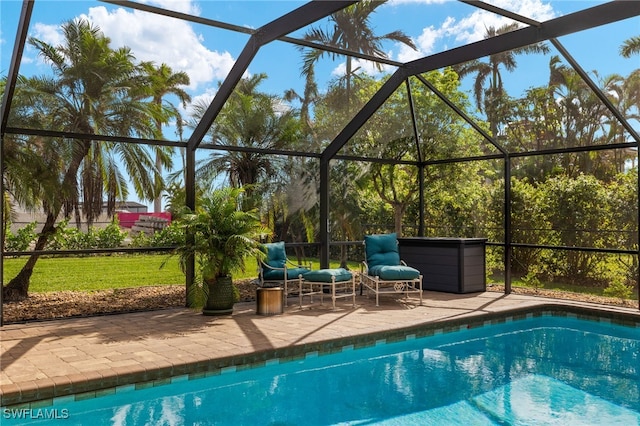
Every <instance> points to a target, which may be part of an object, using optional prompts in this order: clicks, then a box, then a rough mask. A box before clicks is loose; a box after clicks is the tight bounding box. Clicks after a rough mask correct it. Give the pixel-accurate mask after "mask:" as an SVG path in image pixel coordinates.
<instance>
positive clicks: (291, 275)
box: [262, 268, 309, 281]
mask: <svg viewBox="0 0 640 426" xmlns="http://www.w3.org/2000/svg"><path fill="white" fill-rule="evenodd" d="M305 272H309V269H307V268H287V279H288V280H293V279H296V278H298V275H304V273H305ZM262 277H263V278H264V279H265V280H269V281H271V280H284V271H279V270H275V269H269V268H264V270H263V273H262Z"/></svg>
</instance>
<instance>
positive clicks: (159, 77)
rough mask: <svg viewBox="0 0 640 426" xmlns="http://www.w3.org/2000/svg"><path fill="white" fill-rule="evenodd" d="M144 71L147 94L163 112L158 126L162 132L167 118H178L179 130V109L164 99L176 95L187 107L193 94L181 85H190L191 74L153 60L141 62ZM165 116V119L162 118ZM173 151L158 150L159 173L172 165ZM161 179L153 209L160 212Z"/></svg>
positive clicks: (158, 119)
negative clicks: (146, 81) (177, 70)
mask: <svg viewBox="0 0 640 426" xmlns="http://www.w3.org/2000/svg"><path fill="white" fill-rule="evenodd" d="M140 66H141V67H142V69H143V72H144V74H145V76H146V78H147V79H148V84H145V85H143V86H142V87H143V88H144V89H145V92H146V95H147V96H150V97H151V98H152V100H151V103H152V104H153V105H154V106H155V107H156V108H157V109H158V111H159V112H161V114H159V115H158V116H156V117H155V121H156V127H157V128H158V131H160V133H162V131H161V130H162V125H163V124H166V122H167V119H169V118H176V123H177V126H178V128H179V129H178V130H179V131H180V127H181V126H182V117H181V115H180V112H179V111H178V109H177V108H176V107H175V105H173V104H172V103H171V102H166V101H164V97H165V96H167V95H174V96H176V97H177V98H178V100H180V102H181V103H182V106H183V107H184V108H186V106H187V102H191V96H190V95H189V94H188V93H187V92H185V91H184V89H182V88H181V87H180V86H188V85H189V83H190V79H189V75H188V74H187V73H186V72H184V71H179V72H176V73H174V72H173V70H172V69H171V67H169V66H168V65H167V64H161V65H160V66H159V67H156V66H155V65H154V64H153V63H152V62H143V63H142V64H140ZM163 117H164V118H165V120H164V121H163V120H162V118H163ZM170 155H171V152H170V150H167V149H164V150H163V149H157V150H156V167H157V169H158V173H160V174H162V168H163V166H167V167H170V159H171V157H170ZM161 187H162V181H161V179H157V180H156V191H158V195H157V196H156V198H155V199H154V201H153V210H154V211H155V212H159V211H160V210H161V208H162V207H161V204H162V203H161V201H162V197H161V196H160V191H161V190H162V188H161Z"/></svg>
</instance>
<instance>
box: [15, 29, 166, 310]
mask: <svg viewBox="0 0 640 426" xmlns="http://www.w3.org/2000/svg"><path fill="white" fill-rule="evenodd" d="M62 31H63V42H62V43H61V44H60V45H58V46H55V47H54V46H51V45H49V44H47V43H45V42H43V41H41V40H38V39H36V38H30V39H29V43H30V44H31V45H32V46H33V47H34V48H35V49H36V50H37V51H38V53H39V54H40V56H41V57H42V58H43V59H44V60H45V61H46V62H47V63H49V64H50V65H51V68H52V71H53V75H52V76H43V77H37V78H33V79H30V80H29V81H28V83H29V84H25V86H24V87H23V88H22V90H23V91H22V96H28V99H29V100H32V101H34V102H35V104H34V105H35V106H36V107H37V108H38V110H36V109H35V108H31V107H29V106H28V102H25V101H20V102H19V103H18V105H22V106H23V108H24V109H23V110H22V111H21V112H20V114H23V115H25V116H28V115H30V114H31V113H32V112H33V113H38V111H39V110H40V109H41V110H42V111H43V113H42V118H43V121H42V122H41V123H40V126H41V127H42V128H46V129H51V130H60V131H66V132H73V133H83V134H86V135H94V134H104V135H114V136H132V135H134V134H135V135H138V136H146V137H157V136H158V131H157V129H156V128H155V126H154V122H153V120H152V119H151V117H152V116H153V111H152V110H150V109H149V107H148V104H146V103H145V102H142V101H140V100H138V99H135V98H134V97H132V96H131V88H134V87H136V86H137V84H139V83H140V79H139V72H138V68H137V67H136V66H135V65H134V63H133V57H132V55H131V52H130V50H129V49H128V48H124V47H123V48H119V49H112V48H111V47H110V46H109V43H110V40H109V38H107V37H105V36H104V34H102V32H101V31H100V30H99V28H97V27H94V26H92V25H91V24H89V23H88V22H86V21H84V20H75V21H69V22H67V23H65V24H63V25H62ZM37 140H38V141H39V142H38V143H37V144H29V146H28V148H29V149H32V150H33V152H34V153H36V154H37V155H40V156H41V158H42V161H43V162H44V163H45V164H46V165H47V167H46V168H44V169H43V172H44V173H43V174H42V175H41V176H39V177H38V182H37V183H36V186H35V187H34V188H38V190H34V192H33V196H34V199H33V200H32V201H34V204H37V203H38V202H39V203H40V204H41V206H42V208H43V210H44V213H45V215H46V219H45V222H44V224H43V228H42V230H41V232H40V234H39V236H38V239H37V241H36V244H35V247H34V248H35V250H42V249H43V248H44V247H45V246H46V244H47V241H48V240H49V238H50V237H51V235H53V234H54V232H55V223H56V220H57V218H58V216H59V215H60V214H63V215H65V216H66V217H68V216H69V215H70V214H71V213H72V212H75V213H76V217H79V211H80V205H81V204H80V202H81V200H82V213H83V214H84V216H85V217H86V219H87V222H88V224H89V226H90V225H91V223H92V222H93V220H94V219H95V218H96V217H98V215H99V214H101V213H102V211H103V195H105V194H106V198H107V213H108V214H113V212H114V211H115V206H116V199H117V198H121V199H124V198H125V197H126V195H127V193H128V188H127V185H126V180H125V179H124V175H123V174H122V173H121V171H120V167H119V164H120V161H122V164H123V165H124V167H125V168H126V171H127V172H128V174H129V176H130V177H131V180H132V183H133V186H134V188H135V190H136V192H137V193H138V195H139V196H140V198H141V199H151V197H152V196H153V195H154V177H155V175H154V173H153V171H154V170H155V167H154V164H153V160H152V158H151V156H150V155H149V152H148V150H147V149H146V148H145V147H143V146H141V145H138V144H122V143H116V142H98V141H95V140H91V139H89V138H88V139H67V138H64V139H60V138H57V139H56V138H37ZM35 197H37V199H35ZM38 258H39V254H37V253H34V254H33V255H32V256H30V257H29V259H28V260H27V262H26V263H25V265H24V267H23V268H22V270H21V271H20V272H19V273H18V275H17V276H16V277H14V278H13V279H12V280H11V281H10V282H9V283H8V284H7V285H6V286H5V288H4V291H5V297H6V298H7V300H15V299H20V298H24V297H27V295H28V288H29V280H30V277H31V275H32V272H33V268H34V266H35V264H36V262H37V260H38Z"/></svg>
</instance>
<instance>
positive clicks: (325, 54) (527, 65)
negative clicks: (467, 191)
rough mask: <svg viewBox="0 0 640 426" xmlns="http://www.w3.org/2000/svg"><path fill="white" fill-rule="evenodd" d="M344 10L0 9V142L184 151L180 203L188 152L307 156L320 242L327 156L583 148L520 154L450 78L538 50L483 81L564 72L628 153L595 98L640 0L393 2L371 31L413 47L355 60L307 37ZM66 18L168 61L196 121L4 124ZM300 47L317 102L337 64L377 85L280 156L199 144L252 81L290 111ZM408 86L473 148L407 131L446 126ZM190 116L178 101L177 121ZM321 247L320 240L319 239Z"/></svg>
mask: <svg viewBox="0 0 640 426" xmlns="http://www.w3.org/2000/svg"><path fill="white" fill-rule="evenodd" d="M354 3H357V2H353V1H312V2H308V3H307V2H298V1H277V2H276V1H203V2H191V1H180V2H178V1H173V2H172V1H169V2H166V1H158V2H154V1H150V2H130V1H103V2H99V1H98V2H90V1H86V2H85V1H70V2H64V1H45V0H39V1H25V2H23V3H19V2H2V3H1V4H0V7H1V8H2V39H3V45H4V48H3V49H2V64H3V67H2V68H3V74H5V75H6V76H7V90H6V91H5V93H4V97H3V100H2V112H1V118H2V124H1V131H2V135H3V137H4V135H5V134H8V133H11V134H25V135H29V134H31V135H34V134H35V135H38V134H41V135H51V136H65V137H72V138H78V139H83V138H84V139H92V140H97V139H100V140H105V141H124V142H132V143H149V144H156V145H168V146H173V147H176V148H186V152H187V155H186V160H185V161H186V163H185V169H186V171H187V173H186V186H187V189H188V192H187V194H188V196H187V204H193V203H194V197H195V195H194V193H193V191H189V188H191V189H193V186H194V185H193V181H194V179H195V178H194V175H193V171H194V167H195V163H196V161H197V160H198V158H199V156H201V155H205V154H202V152H206V151H208V150H211V149H216V150H231V151H234V150H235V151H250V152H257V153H262V154H273V155H284V156H288V155H299V156H306V157H310V158H316V159H317V161H319V174H320V185H321V186H320V204H321V216H320V217H321V219H320V227H321V235H327V234H328V232H327V229H326V226H327V225H326V222H327V221H326V217H327V215H328V210H329V206H328V191H329V188H328V184H327V179H328V178H327V176H328V173H329V172H328V167H329V162H330V161H331V160H334V159H350V160H355V161H381V162H387V161H388V162H404V163H408V164H416V165H423V164H437V163H440V162H448V161H469V160H477V159H484V158H486V159H492V158H493V159H498V160H499V159H502V158H505V156H518V155H530V154H531V153H532V152H533V151H539V152H541V153H548V154H553V153H555V152H561V151H563V150H571V149H583V148H584V147H582V146H578V145H576V142H575V140H577V139H569V138H567V139H566V140H564V141H563V142H562V143H561V144H560V145H558V143H555V144H545V143H544V142H545V139H544V137H541V138H540V139H539V140H540V141H541V143H540V144H539V146H538V147H536V148H535V149H534V150H533V151H532V148H531V146H526V147H525V146H522V145H521V144H519V142H518V139H517V137H516V136H514V135H517V134H518V132H520V134H522V133H526V132H531V131H534V130H532V127H531V126H532V123H530V122H528V121H527V120H526V119H524V118H522V117H518V116H514V117H510V120H511V121H509V120H503V122H502V123H501V127H499V128H498V127H496V128H493V129H492V128H490V126H488V125H487V124H486V122H487V121H490V120H488V118H489V117H488V111H487V104H485V105H484V107H483V106H482V105H481V104H478V103H476V102H475V100H474V99H473V98H474V89H475V86H474V85H476V84H479V83H478V79H477V75H476V74H474V73H468V74H467V75H463V73H462V71H461V70H462V69H463V67H464V66H465V65H470V64H472V63H473V61H476V60H478V61H483V62H491V59H492V55H500V54H503V53H505V52H507V53H508V52H518V51H519V50H523V49H524V50H527V49H529V48H530V47H531V46H536V45H539V44H544V46H545V50H544V51H538V52H534V51H530V52H526V54H524V53H523V54H520V53H518V54H517V55H514V58H515V60H514V63H508V64H507V67H508V69H506V70H505V69H503V70H502V71H501V72H500V73H499V75H498V74H488V75H486V76H485V77H486V79H485V80H484V81H483V82H484V83H487V81H494V82H495V81H496V79H498V78H499V79H500V82H501V85H502V86H503V87H504V89H505V90H506V91H507V92H508V93H509V94H510V95H512V96H514V97H518V96H523V94H525V93H530V92H532V91H533V90H535V89H536V88H538V87H541V86H543V85H545V84H546V83H548V82H549V80H550V78H551V77H550V76H551V71H552V70H553V68H554V67H560V66H562V67H569V68H571V69H573V70H575V72H576V74H577V75H578V76H579V77H580V78H581V79H582V81H584V82H586V84H587V86H588V87H589V88H590V90H592V91H593V92H594V93H595V94H596V95H597V97H598V99H599V100H600V104H599V105H598V108H600V109H598V110H596V111H595V112H590V113H598V114H599V113H602V111H604V110H606V111H609V112H610V113H611V114H612V115H613V116H614V117H615V120H613V121H610V122H608V123H605V124H603V127H602V128H600V129H598V130H597V132H603V133H607V132H612V131H615V132H617V133H619V137H618V138H615V139H613V142H612V140H611V139H609V140H608V141H607V142H606V144H607V148H608V147H610V146H611V145H612V143H613V144H615V146H616V147H619V148H625V147H628V148H630V149H636V147H637V144H638V143H640V137H639V135H638V133H639V132H640V123H639V122H638V118H637V114H633V113H631V114H629V113H628V111H624V110H622V109H623V108H627V107H628V106H624V105H622V104H621V103H619V104H616V103H615V102H614V101H613V100H612V99H615V98H613V97H611V96H608V95H609V93H608V92H606V91H605V90H603V89H602V88H603V87H606V84H605V83H606V81H607V79H609V78H610V77H611V76H612V75H622V76H625V77H626V76H627V75H630V74H631V73H633V72H634V71H635V70H637V69H638V68H639V64H638V56H637V55H636V56H635V57H633V56H632V57H631V58H627V59H622V58H621V56H620V53H619V51H620V47H621V45H622V44H623V43H624V42H625V40H628V39H630V38H631V37H635V36H637V35H638V33H639V32H640V18H639V16H640V2H636V1H611V2H599V1H565V0H562V1H543V0H530V1H519V0H500V1H498V0H495V1H446V0H423V1H420V0H414V1H409V0H391V1H388V2H385V4H383V5H381V6H380V7H378V8H377V9H376V11H375V13H374V14H372V15H371V17H370V26H371V28H373V29H374V34H373V35H374V36H384V35H388V34H393V33H394V32H396V31H400V32H402V33H403V34H404V35H406V37H407V38H408V39H410V40H411V42H412V44H413V45H414V46H415V48H411V47H409V46H408V45H407V44H403V43H400V42H398V41H394V40H393V39H387V38H384V37H382V38H381V39H380V44H379V48H378V49H377V50H374V51H370V52H366V51H365V52H363V51H362V50H358V51H356V50H353V49H351V48H350V47H349V46H350V45H349V44H348V43H346V42H345V41H344V40H338V41H337V42H336V43H335V44H330V43H323V42H321V41H317V40H318V39H320V38H321V37H315V38H314V37H310V36H309V34H313V32H314V31H319V30H320V31H325V32H326V33H327V34H329V33H331V31H332V28H333V25H334V21H332V18H331V15H332V14H334V13H335V12H338V11H340V10H341V9H342V8H345V7H347V6H349V5H352V4H354ZM78 17H83V18H86V19H88V20H90V21H91V22H93V23H95V24H96V25H97V26H98V27H100V29H101V30H102V31H103V32H104V33H105V34H106V35H107V36H108V37H109V38H110V39H111V42H112V43H113V45H114V46H128V47H129V48H131V53H132V55H133V56H135V57H136V58H137V59H138V60H145V61H153V62H155V63H166V64H168V65H169V66H170V67H171V68H172V69H173V70H174V71H185V72H187V73H188V74H189V76H190V78H191V83H190V86H189V87H188V90H189V93H190V94H191V97H192V105H193V104H195V103H196V102H199V105H200V106H201V108H202V112H203V114H202V115H201V117H200V118H198V120H197V121H194V122H192V123H191V126H185V127H184V128H183V129H182V133H180V134H178V132H177V131H176V129H175V128H168V129H165V134H164V138H163V139H154V140H149V139H139V138H135V137H132V136H130V135H119V134H109V135H89V134H81V133H65V132H54V131H51V130H50V129H45V128H38V127H37V125H33V127H28V128H25V127H24V126H16V125H15V124H14V123H12V122H11V120H10V119H9V117H10V110H11V102H12V96H13V87H14V85H15V83H16V81H17V79H18V76H19V75H27V76H29V75H39V74H42V73H46V67H44V66H43V65H42V63H41V61H40V59H39V58H38V57H37V56H36V55H35V51H34V50H33V48H32V47H30V45H29V43H27V40H28V38H29V37H36V38H38V39H41V40H44V41H47V42H49V43H51V44H53V45H55V44H56V43H57V42H59V40H60V29H59V26H60V24H62V23H63V22H64V21H68V20H72V19H76V18H78ZM510 24H513V27H512V28H510V30H509V31H504V32H501V31H499V29H500V28H503V27H505V26H507V25H510ZM314 40H315V41H314ZM10 46H13V47H12V48H9V47H10ZM529 50H533V49H529ZM312 52H316V53H317V55H319V56H320V58H319V59H318V61H317V62H315V67H314V77H315V83H316V84H317V91H318V92H320V93H323V94H326V93H328V91H330V87H331V85H332V84H334V85H335V84H336V82H340V81H342V80H341V79H344V76H345V72H346V70H347V69H348V68H349V69H350V70H351V75H353V76H354V79H355V80H354V81H356V80H357V79H361V80H365V79H366V78H367V77H373V78H374V79H376V80H377V81H379V82H380V83H379V84H378V85H377V86H376V85H374V84H372V85H369V86H367V88H366V90H365V88H362V87H357V85H356V84H355V83H354V88H356V89H354V91H353V93H351V95H350V98H349V101H348V103H349V107H348V108H346V111H342V112H341V113H340V114H335V111H331V110H320V109H317V110H316V111H314V119H315V120H319V119H321V118H322V119H324V120H325V121H328V122H330V123H331V126H325V129H326V130H325V133H323V134H322V135H318V137H317V140H315V141H314V143H299V144H297V145H296V146H294V147H287V148H282V147H271V146H260V147H241V146H230V145H228V146H227V145H223V144H220V143H217V142H216V141H215V140H214V139H213V138H212V137H211V134H210V129H211V125H212V124H213V123H215V120H216V118H217V117H218V114H219V113H220V111H221V109H222V108H223V106H224V105H225V102H226V101H227V100H228V99H229V96H230V94H231V93H232V92H233V90H234V89H235V88H236V86H237V84H238V82H239V81H240V80H241V79H242V78H244V77H250V76H257V75H261V74H264V76H265V78H264V81H263V82H262V83H260V84H261V89H262V90H265V91H268V92H270V93H274V94H278V95H280V96H281V95H282V94H284V93H285V92H288V93H290V94H295V95H292V96H290V97H289V99H290V100H289V101H288V102H289V104H287V105H283V108H285V109H286V108H290V107H293V108H299V107H300V104H301V102H302V101H301V99H302V98H303V97H304V93H305V87H306V83H307V81H306V79H305V74H304V73H303V72H302V70H303V65H304V58H305V55H308V54H312ZM515 61H517V64H516V63H515ZM451 68H453V69H454V70H456V71H457V72H460V76H461V77H460V82H461V87H462V89H463V90H465V91H466V93H467V96H466V97H465V98H456V99H452V98H450V97H449V96H448V95H447V93H446V90H445V89H446V85H445V82H444V81H440V82H438V81H435V80H434V79H433V78H432V77H433V76H430V74H429V73H430V72H432V71H439V72H441V73H444V72H445V71H446V70H447V69H451ZM348 80H350V79H348ZM483 82H481V83H483ZM374 88H375V90H374ZM416 90H418V91H420V90H423V91H427V92H429V93H431V94H432V95H433V97H434V102H435V105H437V108H436V110H437V111H446V112H447V113H448V114H450V115H451V114H454V115H456V116H458V117H462V118H463V121H464V123H463V124H462V125H461V126H460V127H458V128H457V131H459V132H467V133H468V135H469V141H470V142H469V143H470V144H472V145H473V146H475V147H476V148H475V151H474V150H471V151H470V150H468V149H466V150H464V151H462V150H461V151H459V152H458V151H456V150H447V151H442V150H439V149H438V147H435V146H433V137H432V136H433V135H431V136H430V135H428V134H426V135H425V134H418V132H417V130H416V128H417V126H416V121H422V122H424V121H428V122H433V123H435V124H434V125H433V127H432V128H431V130H430V131H431V132H432V133H440V132H446V131H449V130H450V128H448V127H447V122H446V118H447V117H450V115H447V116H438V117H432V116H430V115H431V114H433V111H434V109H433V106H430V107H429V108H427V107H425V106H423V105H420V104H419V103H414V102H413V98H412V95H411V93H412V91H416ZM611 90H613V88H612V89H611ZM558 96H559V97H562V96H563V94H562V93H560V94H559V95H558ZM396 98H401V99H400V101H398V100H397V99H396ZM394 102H395V103H394ZM398 102H399V103H398ZM175 103H176V104H179V102H175ZM189 108H190V106H189V105H187V106H186V107H185V112H188V111H189ZM635 108H637V107H635ZM323 114H324V115H323ZM390 116H392V117H394V118H395V121H396V122H397V123H401V125H394V126H395V127H394V134H393V136H389V135H387V134H385V133H384V132H383V131H382V130H383V129H384V128H385V127H386V126H387V125H388V123H386V122H385V121H384V120H388V117H390ZM438 124H440V125H438ZM535 131H538V130H535ZM367 135H375V137H374V139H375V138H376V137H377V139H376V142H375V143H374V146H373V147H372V146H369V145H366V144H351V143H350V142H351V141H353V140H354V139H366V136H367ZM399 135H400V136H399ZM507 135H510V136H509V137H507ZM390 138H392V139H393V140H400V139H404V140H405V141H407V149H406V150H403V153H404V154H405V155H403V156H402V157H398V156H397V155H396V156H394V157H390V156H389V153H388V151H387V150H386V149H385V146H386V142H387V141H388V140H390ZM595 149H597V147H596V148H595ZM323 227H325V229H322V228H323ZM326 238H328V237H326ZM326 242H327V240H326V239H323V243H326ZM325 246H326V244H325Z"/></svg>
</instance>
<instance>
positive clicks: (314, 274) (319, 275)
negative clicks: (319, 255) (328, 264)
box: [302, 268, 353, 283]
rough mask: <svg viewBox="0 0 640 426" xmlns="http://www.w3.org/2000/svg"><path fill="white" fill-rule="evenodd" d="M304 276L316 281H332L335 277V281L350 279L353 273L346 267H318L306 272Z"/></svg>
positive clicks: (308, 279)
mask: <svg viewBox="0 0 640 426" xmlns="http://www.w3.org/2000/svg"><path fill="white" fill-rule="evenodd" d="M302 277H303V278H304V279H305V280H307V281H311V282H314V283H330V282H332V281H331V279H332V278H333V277H335V279H336V281H335V282H342V281H349V280H351V278H353V274H352V273H351V272H349V271H347V270H346V269H344V268H336V269H317V270H315V271H309V272H306V273H305V274H304V275H302Z"/></svg>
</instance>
